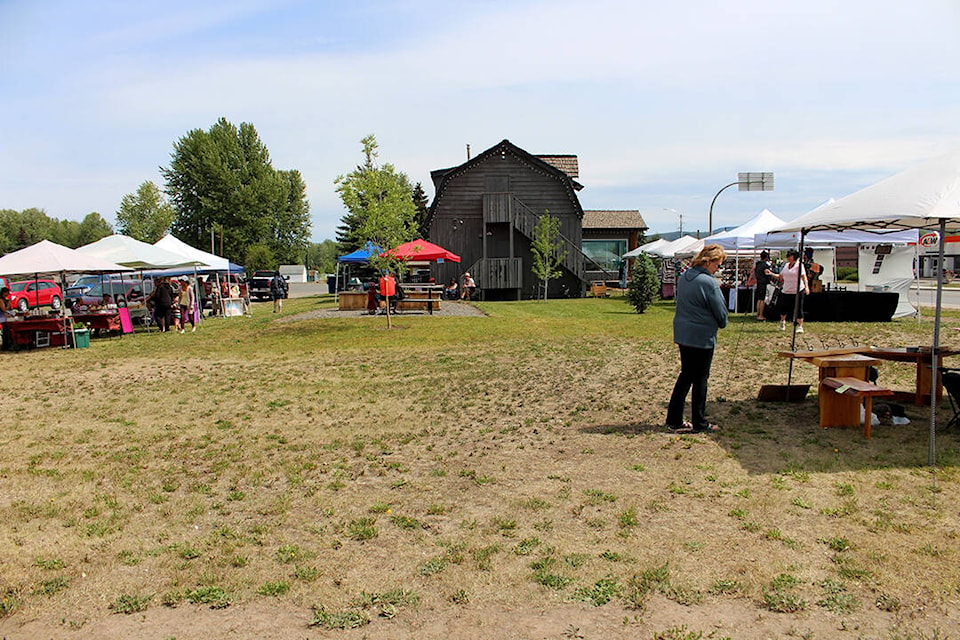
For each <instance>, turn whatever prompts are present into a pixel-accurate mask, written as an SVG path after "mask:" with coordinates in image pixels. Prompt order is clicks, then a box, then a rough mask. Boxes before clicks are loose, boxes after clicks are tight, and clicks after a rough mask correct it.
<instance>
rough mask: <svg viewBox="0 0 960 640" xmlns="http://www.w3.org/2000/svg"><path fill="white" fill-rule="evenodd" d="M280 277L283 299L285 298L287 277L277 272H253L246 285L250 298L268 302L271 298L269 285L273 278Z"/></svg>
mask: <svg viewBox="0 0 960 640" xmlns="http://www.w3.org/2000/svg"><path fill="white" fill-rule="evenodd" d="M278 276H279V277H280V282H281V284H282V285H283V297H284V298H286V297H287V296H288V295H289V290H290V285H289V284H287V279H288V277H287V276H283V275H280V272H279V271H255V272H254V274H253V277H252V278H250V282H249V283H248V286H249V289H250V297H252V298H257V299H258V300H268V299H270V298H271V297H272V296H271V295H270V283H271V282H272V281H273V279H274V278H275V277H278Z"/></svg>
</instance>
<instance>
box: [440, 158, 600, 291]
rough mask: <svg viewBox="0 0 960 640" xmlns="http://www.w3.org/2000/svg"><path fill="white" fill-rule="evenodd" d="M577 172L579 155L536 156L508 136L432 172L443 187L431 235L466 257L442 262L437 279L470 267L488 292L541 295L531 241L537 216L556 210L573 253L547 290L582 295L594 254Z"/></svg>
mask: <svg viewBox="0 0 960 640" xmlns="http://www.w3.org/2000/svg"><path fill="white" fill-rule="evenodd" d="M577 173H578V165H577V157H576V156H573V155H554V156H536V155H532V154H530V153H527V152H526V151H524V150H523V149H521V148H520V147H517V146H516V145H514V144H513V143H511V142H510V141H509V140H504V141H502V142H501V143H499V144H497V145H496V146H494V147H491V148H490V149H487V150H486V151H484V152H483V153H481V154H479V155H477V156H476V157H474V158H471V159H469V160H467V161H466V162H464V163H463V164H461V165H459V166H456V167H452V168H449V169H438V170H436V171H433V172H431V177H432V178H433V184H434V188H435V190H436V195H435V197H434V199H433V203H432V204H431V206H430V210H429V212H428V216H427V224H428V225H429V229H430V241H431V242H433V243H436V244H439V245H440V246H442V247H444V248H446V249H449V250H450V251H453V252H454V253H456V254H458V255H459V256H460V257H461V260H462V261H461V262H460V264H454V263H446V264H439V265H437V273H436V277H437V281H438V282H444V283H446V282H448V281H449V280H450V279H451V278H458V279H459V278H460V277H461V276H462V274H463V273H464V272H470V274H471V275H472V276H473V278H474V280H476V282H477V286H478V287H479V288H480V290H481V292H482V296H483V298H484V299H485V300H520V299H527V298H534V297H537V296H538V295H542V291H541V289H540V287H541V286H542V285H541V282H540V281H538V279H537V278H536V277H535V276H534V275H533V272H532V266H533V254H532V252H531V249H530V247H531V242H532V240H533V235H534V228H535V227H536V224H537V220H538V219H539V217H540V216H542V215H544V214H546V213H549V214H550V215H551V216H554V217H556V218H558V219H559V220H560V233H561V235H562V236H563V241H564V249H565V251H566V257H565V259H564V261H563V265H562V270H563V275H562V276H561V277H559V278H556V279H554V280H551V281H550V290H549V291H548V295H549V296H550V297H558V296H562V295H569V296H576V297H579V296H580V295H582V294H583V292H584V290H585V289H586V287H587V281H586V279H585V274H586V271H585V266H586V265H585V262H586V261H587V258H586V257H585V256H584V254H583V252H582V249H581V240H582V223H583V209H582V207H581V206H580V200H579V199H578V198H577V192H578V191H579V190H580V189H582V188H583V186H582V185H581V184H579V183H578V182H577V181H576V180H575V178H576V177H577ZM613 277H616V274H613Z"/></svg>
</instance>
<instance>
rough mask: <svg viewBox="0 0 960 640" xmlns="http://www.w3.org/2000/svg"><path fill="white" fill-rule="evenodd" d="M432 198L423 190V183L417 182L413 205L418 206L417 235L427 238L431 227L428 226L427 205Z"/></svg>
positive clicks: (414, 189) (414, 187)
mask: <svg viewBox="0 0 960 640" xmlns="http://www.w3.org/2000/svg"><path fill="white" fill-rule="evenodd" d="M428 204H430V199H429V198H427V193H426V192H425V191H424V190H423V185H422V184H421V183H419V182H418V183H417V184H415V185H414V186H413V206H415V207H416V208H417V235H418V236H420V237H421V238H423V239H426V238H427V237H428V236H429V235H430V229H428V228H427V205H428Z"/></svg>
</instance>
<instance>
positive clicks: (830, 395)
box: [819, 377, 893, 438]
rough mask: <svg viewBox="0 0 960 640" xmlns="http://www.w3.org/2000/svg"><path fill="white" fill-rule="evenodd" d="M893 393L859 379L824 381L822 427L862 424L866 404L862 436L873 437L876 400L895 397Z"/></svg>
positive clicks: (821, 401) (821, 382)
mask: <svg viewBox="0 0 960 640" xmlns="http://www.w3.org/2000/svg"><path fill="white" fill-rule="evenodd" d="M892 395H893V391H892V390H890V389H885V388H883V387H879V386H877V385H875V384H873V383H872V382H867V381H865V380H860V379H859V378H851V377H840V378H830V377H828V378H824V379H823V380H821V381H820V390H819V396H820V426H821V427H847V426H854V425H858V424H860V403H861V400H862V402H863V405H864V408H863V437H864V438H869V437H870V427H871V424H872V420H871V414H872V413H873V399H874V398H875V397H877V396H892Z"/></svg>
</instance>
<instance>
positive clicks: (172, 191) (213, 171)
mask: <svg viewBox="0 0 960 640" xmlns="http://www.w3.org/2000/svg"><path fill="white" fill-rule="evenodd" d="M160 171H161V173H162V175H163V177H164V179H165V180H166V191H167V194H168V195H169V196H170V200H171V203H172V204H173V206H174V208H175V209H176V211H177V217H176V219H175V220H174V222H173V225H172V228H173V231H174V233H176V234H177V235H178V236H179V237H180V238H181V239H183V240H185V241H187V242H189V243H191V244H193V245H194V246H202V245H203V244H205V242H206V240H207V238H209V235H210V231H211V229H217V230H218V231H220V230H221V229H222V234H223V253H224V254H225V256H226V257H228V258H232V259H234V260H236V259H238V258H239V257H241V256H246V254H247V249H248V248H249V247H250V246H251V245H258V244H260V245H265V246H267V247H268V248H269V249H270V252H271V254H272V255H273V256H274V260H283V259H288V258H293V257H294V256H302V253H303V248H304V247H305V246H306V241H307V238H308V237H309V232H310V220H309V216H308V213H309V210H310V209H309V204H308V203H307V201H306V198H305V193H306V187H305V185H304V183H303V179H302V177H301V176H300V174H299V172H297V171H277V170H275V169H274V168H273V166H272V164H271V161H270V153H269V151H267V147H266V146H265V145H264V144H263V142H262V141H261V140H260V136H259V134H258V133H257V130H256V129H255V128H254V126H253V125H252V124H250V123H248V122H244V123H241V124H240V126H239V127H237V126H235V125H233V124H232V123H230V122H228V121H227V120H226V119H225V118H220V120H218V121H217V123H216V124H214V125H213V126H212V127H210V130H209V131H203V130H202V129H194V130H192V131H190V132H188V133H187V135H185V136H183V137H182V138H180V139H179V140H178V141H177V143H176V144H175V145H174V150H173V153H172V154H171V161H170V167H169V168H163V167H161V169H160ZM296 261H299V257H297V258H296Z"/></svg>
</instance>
